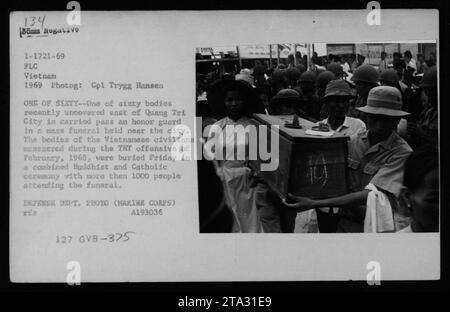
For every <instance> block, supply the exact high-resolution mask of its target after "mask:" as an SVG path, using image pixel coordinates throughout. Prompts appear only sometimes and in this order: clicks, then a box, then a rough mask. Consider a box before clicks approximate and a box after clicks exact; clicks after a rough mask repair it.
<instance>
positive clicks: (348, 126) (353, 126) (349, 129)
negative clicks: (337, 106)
mask: <svg viewBox="0 0 450 312" xmlns="http://www.w3.org/2000/svg"><path fill="white" fill-rule="evenodd" d="M319 123H326V124H327V125H328V127H330V129H331V125H330V123H329V122H328V118H326V119H324V120H322V121H319ZM333 131H335V132H339V133H341V134H343V135H347V136H352V135H354V134H357V133H359V132H361V131H366V124H365V123H364V122H363V121H362V120H361V119H358V118H353V117H348V116H345V119H344V122H343V123H342V125H340V126H339V127H338V128H337V129H336V130H333Z"/></svg>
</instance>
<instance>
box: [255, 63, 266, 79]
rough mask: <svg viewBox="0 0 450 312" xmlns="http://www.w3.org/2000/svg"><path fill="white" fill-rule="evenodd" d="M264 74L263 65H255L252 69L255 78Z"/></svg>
mask: <svg viewBox="0 0 450 312" xmlns="http://www.w3.org/2000/svg"><path fill="white" fill-rule="evenodd" d="M265 73H266V66H264V65H261V64H257V65H255V67H254V68H253V75H255V76H258V75H264V74H265Z"/></svg>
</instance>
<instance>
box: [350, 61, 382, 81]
mask: <svg viewBox="0 0 450 312" xmlns="http://www.w3.org/2000/svg"><path fill="white" fill-rule="evenodd" d="M352 81H354V82H369V83H373V84H377V83H378V71H377V70H376V69H375V68H374V67H373V66H372V65H362V66H360V67H358V68H357V69H356V70H355V72H354V73H353V76H352Z"/></svg>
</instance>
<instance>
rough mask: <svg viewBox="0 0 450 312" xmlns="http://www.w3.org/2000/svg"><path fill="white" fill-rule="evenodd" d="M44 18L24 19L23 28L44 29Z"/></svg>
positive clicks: (32, 17) (29, 17)
mask: <svg viewBox="0 0 450 312" xmlns="http://www.w3.org/2000/svg"><path fill="white" fill-rule="evenodd" d="M44 21H45V16H28V17H25V27H34V26H40V27H41V28H42V27H44Z"/></svg>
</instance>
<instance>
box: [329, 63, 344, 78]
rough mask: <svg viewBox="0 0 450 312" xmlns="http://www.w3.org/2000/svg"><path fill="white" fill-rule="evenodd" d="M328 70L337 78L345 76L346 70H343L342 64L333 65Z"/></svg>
mask: <svg viewBox="0 0 450 312" xmlns="http://www.w3.org/2000/svg"><path fill="white" fill-rule="evenodd" d="M327 70H328V71H330V72H332V73H333V74H335V75H336V76H342V74H344V70H343V69H342V66H341V64H339V63H331V64H329V65H328V66H327Z"/></svg>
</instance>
